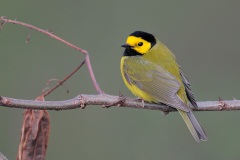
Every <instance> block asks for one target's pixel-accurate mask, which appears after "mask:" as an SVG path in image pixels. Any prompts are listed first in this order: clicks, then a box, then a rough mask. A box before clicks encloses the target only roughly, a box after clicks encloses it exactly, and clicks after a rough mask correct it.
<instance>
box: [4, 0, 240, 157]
mask: <svg viewBox="0 0 240 160" xmlns="http://www.w3.org/2000/svg"><path fill="white" fill-rule="evenodd" d="M2 15H4V16H7V17H8V18H11V19H17V20H20V21H23V22H27V23H30V24H33V25H35V26H38V27H40V28H43V29H49V30H52V31H54V33H55V34H56V35H59V36H60V37H62V38H64V39H66V40H68V41H69V42H72V43H73V44H76V45H78V46H80V47H82V48H84V49H86V50H88V51H89V53H90V58H91V62H92V66H93V69H94V72H95V75H96V78H97V81H98V83H99V84H100V86H101V87H102V89H103V90H104V91H105V92H106V93H108V94H113V95H118V93H119V90H120V91H121V93H123V94H124V95H125V96H131V97H134V96H133V95H132V94H131V93H130V92H129V91H128V90H127V89H126V87H125V86H124V84H123V82H122V77H121V75H120V71H119V61H120V58H121V56H122V52H123V48H121V47H120V45H121V44H122V43H124V42H125V40H126V37H127V35H128V34H130V33H131V32H133V31H135V30H143V31H147V32H150V33H153V34H155V35H156V36H157V37H158V38H159V39H160V40H161V41H162V42H163V43H165V44H166V45H167V46H168V47H169V48H170V49H171V50H172V51H173V53H174V54H175V55H176V57H177V60H178V63H179V64H180V65H181V66H182V68H183V70H184V72H185V74H186V75H187V76H188V77H189V79H190V80H191V83H192V85H193V88H192V89H193V91H194V93H195V96H196V97H197V100H198V101H207V100H218V97H219V96H220V97H221V98H222V99H232V98H233V97H234V98H236V99H238V98H239V97H240V90H239V88H240V87H239V81H240V71H239V68H240V63H239V58H240V1H237V0H232V1H227V0H225V1H224V0H212V1H208V0H204V1H190V0H184V1H178V0H172V1H160V0H155V1H154V0H153V1H143V0H142V1H137V0H133V1H127V0H121V1H110V0H102V1H81V0H78V1H77V0H75V1H73V0H69V1H64V0H51V1H47V0H41V1H39V0H38V1H37V0H25V1H13V0H1V2H0V16H2ZM30 32H31V39H30V43H29V44H26V43H25V41H26V37H27V34H28V33H29V29H26V28H24V27H21V26H17V25H13V24H6V25H5V26H4V28H3V30H2V31H0V52H1V53H0V54H1V57H0V74H1V78H0V95H3V96H9V97H14V98H21V99H34V98H36V97H37V96H38V95H40V94H41V90H42V89H43V88H45V87H46V82H47V81H48V80H49V79H51V78H58V79H61V78H63V77H64V76H66V75H67V74H68V73H69V72H70V71H72V70H73V69H74V68H75V67H76V66H77V65H78V64H79V63H80V62H81V61H82V59H83V56H82V55H81V54H80V53H78V52H76V51H75V50H73V49H71V48H69V47H68V46H66V45H64V44H62V43H60V42H57V41H55V40H54V39H51V38H49V37H47V36H45V35H43V34H40V33H37V32H35V31H30ZM66 86H67V87H68V89H69V90H70V93H69V94H67V93H66V89H65V88H63V87H61V88H60V89H58V90H56V91H55V92H54V93H53V94H51V95H50V96H48V97H47V98H46V100H65V99H70V98H73V97H75V96H76V95H78V94H82V93H84V94H96V91H95V90H94V88H93V86H92V83H91V80H90V77H89V74H88V72H87V69H86V66H84V67H83V68H82V69H81V70H80V71H79V72H78V73H77V74H76V75H75V76H74V77H72V78H71V79H70V80H69V81H68V82H67V83H66ZM22 112H23V110H21V109H10V108H5V107H1V109H0V152H2V153H3V154H5V155H6V156H7V157H8V158H9V159H15V158H16V154H17V149H18V144H19V140H20V130H21V123H22ZM50 116H51V133H50V141H49V146H48V151H47V160H53V159H59V160H63V159H70V160H75V159H89V160H90V159H91V160H106V159H107V160H113V159H114V160H123V159H126V160H128V159H129V160H155V159H178V160H191V159H195V160H202V159H218V160H220V159H222V160H226V159H228V160H233V159H240V137H239V135H240V125H239V121H240V113H239V111H235V112H234V111H232V112H198V113H196V116H197V118H198V120H199V121H200V122H201V124H202V126H203V127H204V129H205V130H206V132H207V134H208V138H209V141H207V142H203V143H200V144H199V143H196V142H195V141H194V139H193V138H192V136H191V134H190V133H189V131H188V129H187V127H186V126H185V124H184V122H183V120H182V119H181V117H180V116H179V114H178V113H171V114H169V115H167V116H164V115H163V114H162V113H161V112H158V111H150V110H140V109H128V108H117V107H113V108H110V109H103V108H101V106H88V107H87V108H86V109H84V110H81V109H75V110H69V111H59V112H56V111H50Z"/></svg>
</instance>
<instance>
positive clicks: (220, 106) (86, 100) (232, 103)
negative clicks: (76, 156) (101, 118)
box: [0, 94, 240, 113]
mask: <svg viewBox="0 0 240 160" xmlns="http://www.w3.org/2000/svg"><path fill="white" fill-rule="evenodd" d="M143 104H144V106H143ZM197 104H198V106H199V107H198V108H193V107H192V110H193V111H231V110H240V100H227V101H221V100H220V101H204V102H198V103H197ZM0 105H1V106H3V107H10V108H22V109H37V110H56V111H59V110H69V109H76V108H85V107H86V106H87V105H98V106H103V107H106V108H108V107H110V106H117V107H127V108H139V109H149V110H160V111H163V112H165V113H167V112H173V111H176V109H174V108H172V107H168V106H166V105H165V104H154V103H147V102H144V103H142V101H140V100H136V99H133V98H129V97H122V96H113V95H108V94H98V95H86V94H81V95H78V96H77V97H75V98H73V99H69V100H65V101H34V100H22V99H14V98H9V97H0Z"/></svg>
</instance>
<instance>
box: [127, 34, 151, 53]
mask: <svg viewBox="0 0 240 160" xmlns="http://www.w3.org/2000/svg"><path fill="white" fill-rule="evenodd" d="M126 43H127V44H128V45H130V46H131V48H132V49H134V50H135V51H137V52H138V53H140V54H145V53H147V52H148V51H149V50H150V49H151V43H150V42H148V41H146V40H144V39H142V38H141V37H135V36H129V37H128V38H127V42H126Z"/></svg>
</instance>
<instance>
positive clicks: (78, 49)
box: [0, 16, 104, 93]
mask: <svg viewBox="0 0 240 160" xmlns="http://www.w3.org/2000/svg"><path fill="white" fill-rule="evenodd" d="M5 23H12V24H17V25H21V26H24V27H27V28H30V29H33V30H36V31H38V32H41V33H43V34H46V35H48V36H50V37H51V38H54V39H56V40H58V41H60V42H62V43H64V44H66V45H68V46H69V47H71V48H73V49H75V50H77V51H79V52H81V53H83V54H84V55H85V61H86V64H87V67H88V71H89V74H90V76H91V79H92V82H93V85H94V87H95V89H96V91H97V92H98V93H104V92H103V91H102V90H101V88H100V87H99V85H98V83H97V81H96V78H95V75H94V72H93V69H92V66H91V62H90V58H89V54H88V52H87V51H86V50H84V49H82V48H80V47H77V46H75V45H73V44H71V43H69V42H68V41H66V40H64V39H62V38H60V37H58V36H56V35H54V34H53V32H50V31H48V30H43V29H41V28H38V27H36V26H33V25H30V24H27V23H23V22H20V21H17V20H11V19H7V18H6V17H5V16H1V17H0V28H2V26H3V25H4V24H5Z"/></svg>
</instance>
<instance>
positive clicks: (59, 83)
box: [43, 60, 85, 97]
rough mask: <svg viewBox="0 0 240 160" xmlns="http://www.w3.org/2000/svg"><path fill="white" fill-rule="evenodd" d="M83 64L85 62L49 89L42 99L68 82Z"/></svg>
mask: <svg viewBox="0 0 240 160" xmlns="http://www.w3.org/2000/svg"><path fill="white" fill-rule="evenodd" d="M84 63H85V60H84V61H82V63H81V64H80V65H79V66H78V67H77V68H75V69H74V70H73V71H72V72H71V73H70V74H69V75H68V76H67V77H65V78H64V79H63V80H61V81H59V82H58V84H57V85H56V86H54V87H53V88H51V89H49V90H48V91H47V92H46V93H44V94H43V95H44V97H46V96H47V95H49V94H50V93H51V92H53V91H54V90H55V89H57V88H58V87H59V86H61V85H63V83H64V82H65V81H66V80H68V79H69V78H70V77H71V76H72V75H74V73H76V72H77V71H78V70H79V69H80V68H81V67H82V66H83V64H84Z"/></svg>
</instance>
